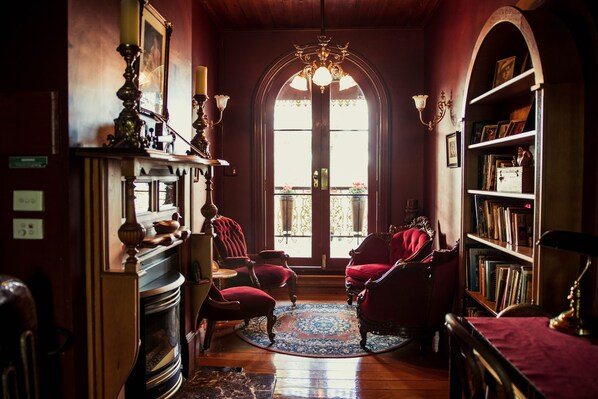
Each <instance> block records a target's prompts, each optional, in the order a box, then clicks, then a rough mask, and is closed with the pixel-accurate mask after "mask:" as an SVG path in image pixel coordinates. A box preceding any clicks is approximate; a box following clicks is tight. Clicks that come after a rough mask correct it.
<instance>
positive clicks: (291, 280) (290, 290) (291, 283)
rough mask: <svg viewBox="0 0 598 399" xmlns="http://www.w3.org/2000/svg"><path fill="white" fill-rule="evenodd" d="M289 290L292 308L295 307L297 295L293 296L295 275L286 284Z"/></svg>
mask: <svg viewBox="0 0 598 399" xmlns="http://www.w3.org/2000/svg"><path fill="white" fill-rule="evenodd" d="M287 285H288V289H289V299H290V300H291V303H292V304H293V306H295V302H297V295H295V291H296V289H297V275H294V276H293V277H292V278H291V279H290V280H289V282H288V283H287Z"/></svg>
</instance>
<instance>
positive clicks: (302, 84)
mask: <svg viewBox="0 0 598 399" xmlns="http://www.w3.org/2000/svg"><path fill="white" fill-rule="evenodd" d="M289 86H291V87H292V88H293V89H295V90H301V91H307V79H306V78H305V76H301V75H300V74H299V75H295V77H294V78H293V80H292V81H291V84H290V85H289Z"/></svg>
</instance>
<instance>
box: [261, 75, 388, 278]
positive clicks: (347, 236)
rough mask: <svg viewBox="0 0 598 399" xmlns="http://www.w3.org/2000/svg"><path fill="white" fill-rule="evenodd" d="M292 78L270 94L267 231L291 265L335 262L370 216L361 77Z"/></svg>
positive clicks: (341, 263) (372, 184) (340, 263)
mask: <svg viewBox="0 0 598 399" xmlns="http://www.w3.org/2000/svg"><path fill="white" fill-rule="evenodd" d="M291 81H292V79H289V80H288V81H287V82H286V83H285V84H284V85H283V86H282V88H281V90H280V91H279V92H278V95H277V97H276V100H275V102H274V118H273V119H274V120H273V129H271V130H270V132H272V135H273V137H272V140H271V141H270V140H269V142H270V143H271V145H270V146H269V153H268V154H267V157H266V158H267V160H266V163H268V162H270V163H271V165H267V168H268V170H270V171H272V172H271V173H272V174H271V176H273V177H272V179H269V180H268V182H269V184H268V187H267V190H266V191H267V192H268V195H269V196H270V200H269V201H267V204H270V205H269V208H270V209H268V210H267V211H268V212H267V215H269V216H267V223H269V224H270V226H269V228H267V231H268V232H269V234H270V235H271V238H270V239H273V243H274V248H276V249H281V250H285V251H286V252H287V253H288V254H289V255H290V256H291V258H292V262H291V263H292V264H293V265H304V266H319V267H321V268H323V269H331V270H334V269H339V270H340V269H342V268H344V267H345V266H346V264H347V259H348V258H349V251H350V250H351V249H353V248H356V247H357V246H358V245H359V243H360V242H361V240H363V238H364V237H365V236H366V235H367V233H368V225H369V224H370V222H371V221H372V217H374V216H375V212H370V211H369V208H371V206H370V205H371V204H372V203H373V202H372V201H371V200H370V199H371V198H372V197H375V195H376V193H377V192H378V190H377V186H376V178H375V173H374V171H373V170H371V168H373V165H374V164H375V162H370V159H369V154H371V153H375V151H372V148H371V144H370V143H372V142H374V143H375V142H376V141H375V140H371V132H370V128H369V126H370V124H369V121H368V120H369V117H368V115H369V113H368V103H367V101H366V98H365V96H364V94H363V92H362V90H361V88H360V87H359V86H358V85H356V86H353V87H351V88H348V89H344V90H339V85H338V83H337V82H333V83H332V84H331V85H330V86H329V87H328V88H327V89H326V90H325V91H324V93H321V92H320V90H319V89H316V90H314V91H312V90H309V89H308V90H307V91H300V90H296V89H294V88H292V87H291V86H290V83H291ZM268 166H269V167H268ZM372 176H374V177H373V178H372ZM374 203H375V202H374ZM372 224H375V223H372Z"/></svg>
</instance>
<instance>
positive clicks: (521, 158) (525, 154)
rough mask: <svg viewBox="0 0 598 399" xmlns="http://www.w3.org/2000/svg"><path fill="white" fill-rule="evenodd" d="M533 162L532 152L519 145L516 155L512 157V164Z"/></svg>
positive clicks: (528, 164) (520, 164)
mask: <svg viewBox="0 0 598 399" xmlns="http://www.w3.org/2000/svg"><path fill="white" fill-rule="evenodd" d="M533 164H534V160H533V158H532V153H531V152H529V151H528V150H524V149H523V148H521V147H519V148H518V149H517V157H513V166H531V165H533Z"/></svg>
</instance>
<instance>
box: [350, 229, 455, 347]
mask: <svg viewBox="0 0 598 399" xmlns="http://www.w3.org/2000/svg"><path fill="white" fill-rule="evenodd" d="M458 274H459V242H458V241H457V243H456V244H455V246H454V247H453V248H452V249H450V250H435V251H433V252H432V253H431V254H430V255H429V256H428V257H427V258H425V259H424V260H422V261H420V262H409V263H399V264H398V265H395V266H393V267H392V268H391V269H390V270H389V271H388V272H387V273H386V274H384V275H383V276H382V277H380V278H379V279H378V280H370V281H368V282H367V284H366V286H365V289H364V290H363V291H362V292H361V293H360V294H359V295H358V297H357V317H358V320H359V332H360V334H361V342H360V344H361V346H362V347H364V348H365V346H366V340H367V333H368V332H370V333H373V334H380V335H399V336H404V337H408V338H413V337H418V338H420V339H421V346H420V348H421V349H422V350H424V349H425V347H426V346H425V344H426V342H428V341H431V338H432V336H433V335H434V333H435V332H436V331H439V330H440V329H441V328H442V327H443V325H444V316H445V315H446V314H447V313H449V312H450V311H451V310H452V306H453V300H454V296H455V293H456V292H457V284H458Z"/></svg>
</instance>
